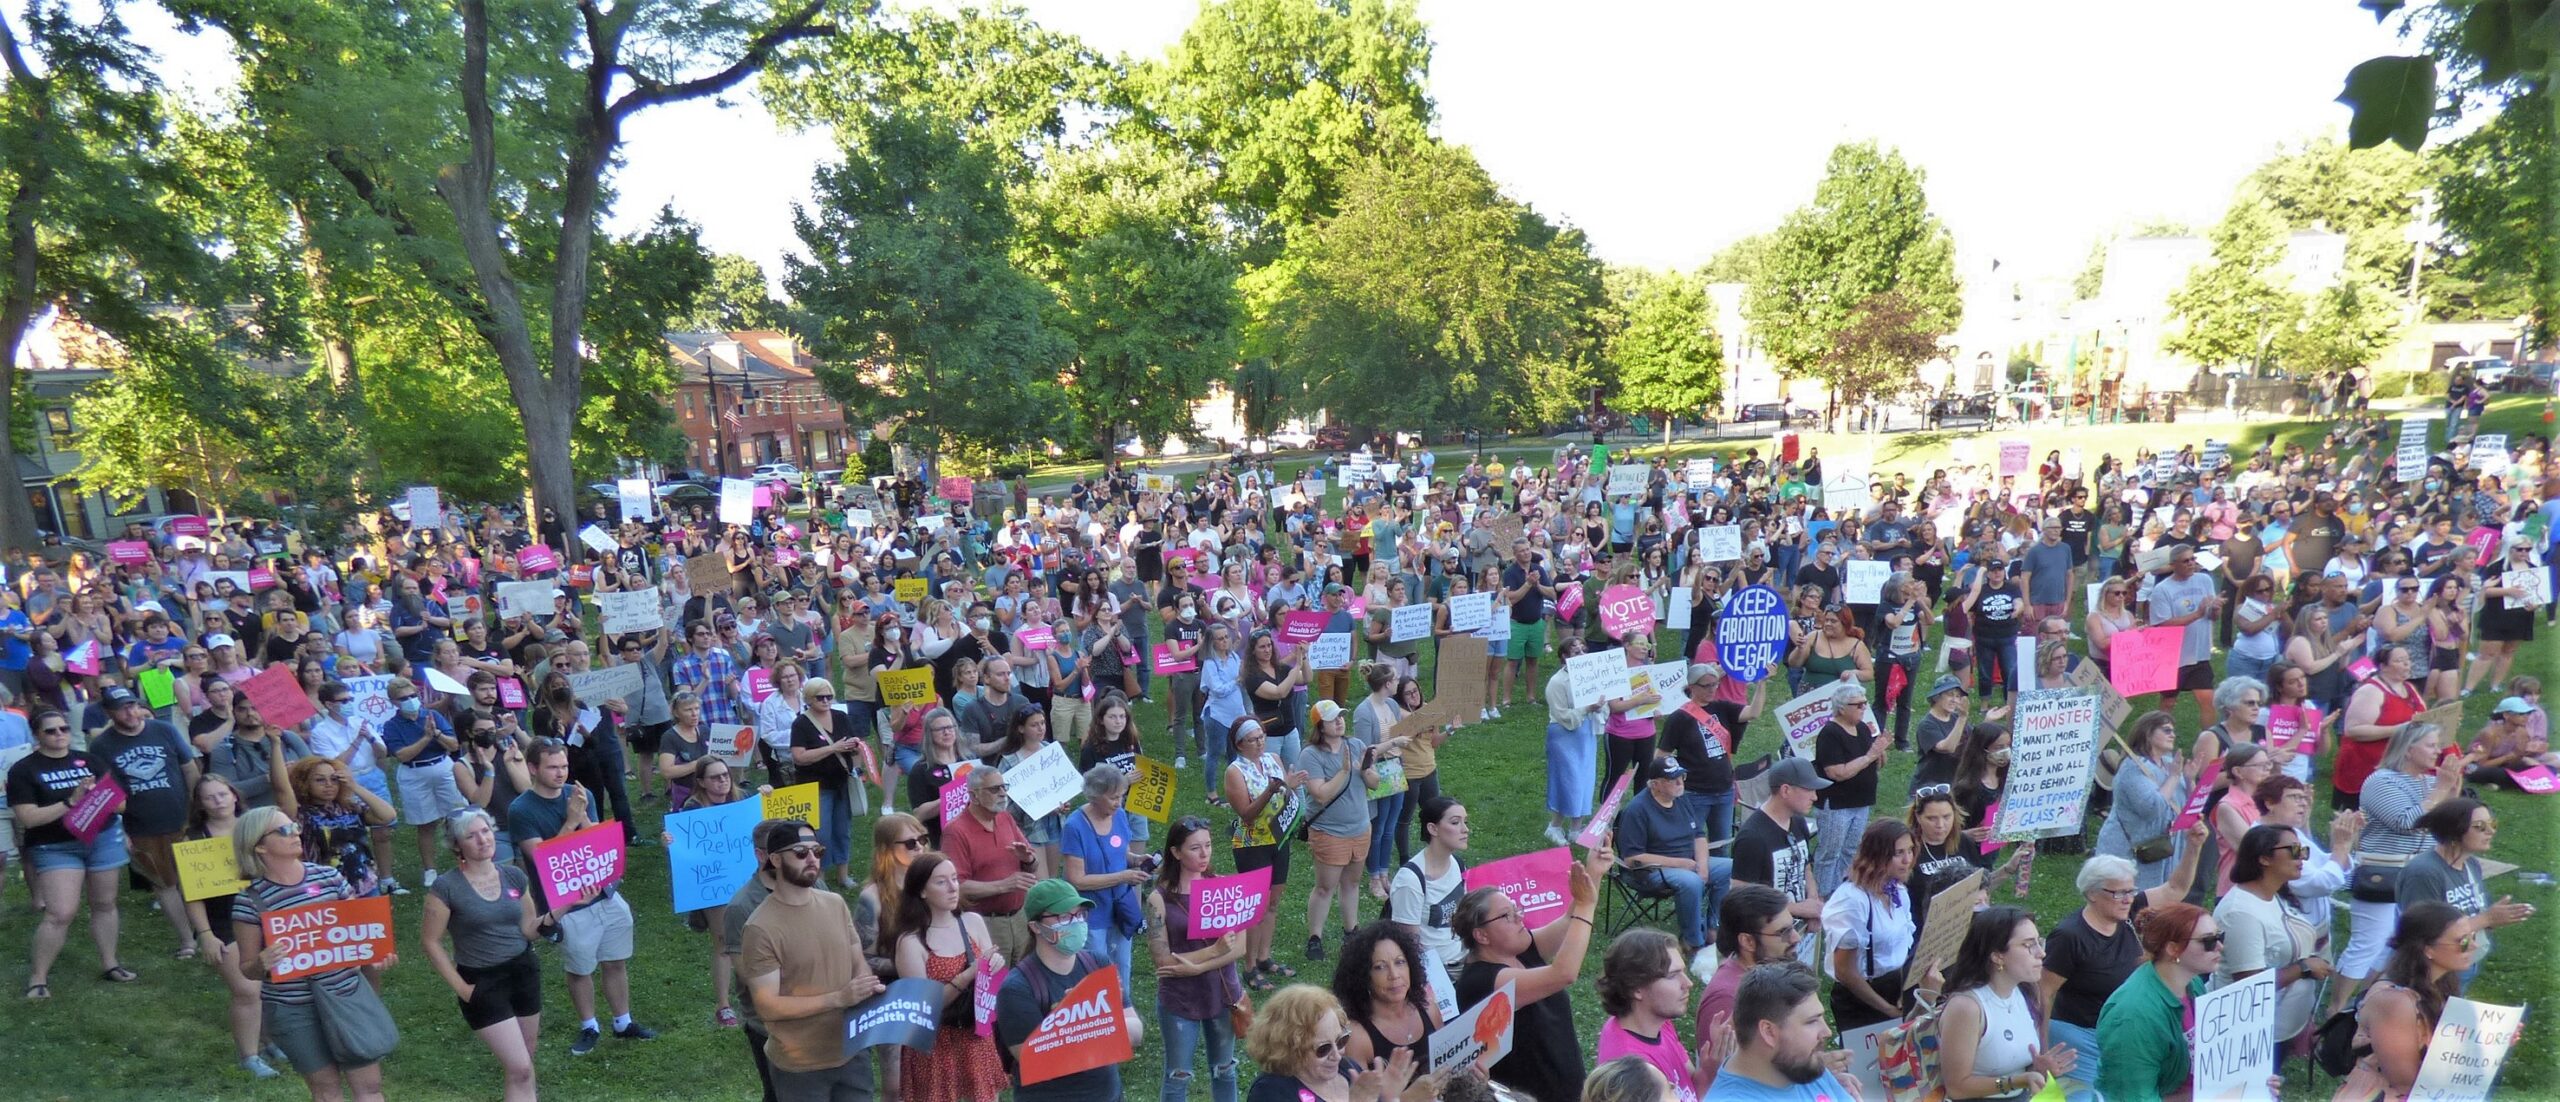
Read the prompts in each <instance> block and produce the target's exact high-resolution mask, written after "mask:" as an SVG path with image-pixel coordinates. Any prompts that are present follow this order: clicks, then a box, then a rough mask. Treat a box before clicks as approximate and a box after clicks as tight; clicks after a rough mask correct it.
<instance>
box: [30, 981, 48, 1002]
mask: <svg viewBox="0 0 2560 1102" xmlns="http://www.w3.org/2000/svg"><path fill="white" fill-rule="evenodd" d="M52 997H53V985H52V984H49V983H31V984H28V985H27V1001H28V1002H31V1003H36V1002H43V1001H45V1000H47V999H50V998H52Z"/></svg>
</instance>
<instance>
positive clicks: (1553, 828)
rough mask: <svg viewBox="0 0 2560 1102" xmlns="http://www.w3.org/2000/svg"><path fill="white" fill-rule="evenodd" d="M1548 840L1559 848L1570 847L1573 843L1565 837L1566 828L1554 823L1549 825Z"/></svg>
mask: <svg viewBox="0 0 2560 1102" xmlns="http://www.w3.org/2000/svg"><path fill="white" fill-rule="evenodd" d="M1547 840H1548V841H1550V842H1553V843H1555V844H1557V845H1559V846H1561V845H1568V844H1570V843H1571V841H1572V840H1571V839H1569V838H1566V837H1565V836H1564V828H1562V827H1559V826H1557V825H1555V824H1554V823H1548V824H1547Z"/></svg>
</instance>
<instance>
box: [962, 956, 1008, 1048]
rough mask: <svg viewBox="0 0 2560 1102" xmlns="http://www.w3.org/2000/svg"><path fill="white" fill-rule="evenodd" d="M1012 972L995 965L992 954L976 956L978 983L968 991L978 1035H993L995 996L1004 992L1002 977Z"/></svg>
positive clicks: (994, 1027)
mask: <svg viewBox="0 0 2560 1102" xmlns="http://www.w3.org/2000/svg"><path fill="white" fill-rule="evenodd" d="M1012 972H1013V970H1012V969H1010V968H999V967H997V966H996V958H995V957H994V955H992V954H990V955H987V956H982V957H979V958H978V985H977V987H976V988H975V989H974V990H972V991H971V992H970V1003H971V1004H972V1005H971V1007H970V1014H971V1017H972V1018H974V1019H975V1020H976V1022H977V1026H978V1036H981V1037H993V1036H995V1033H996V997H997V996H998V995H1001V994H1003V993H1004V979H1005V977H1006V976H1008V975H1011V974H1012Z"/></svg>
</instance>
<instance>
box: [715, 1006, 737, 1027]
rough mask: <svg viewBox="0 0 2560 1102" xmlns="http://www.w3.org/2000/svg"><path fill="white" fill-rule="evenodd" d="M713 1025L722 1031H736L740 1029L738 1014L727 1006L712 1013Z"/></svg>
mask: <svg viewBox="0 0 2560 1102" xmlns="http://www.w3.org/2000/svg"><path fill="white" fill-rule="evenodd" d="M711 1024H713V1025H716V1026H719V1027H720V1028H722V1029H736V1028H738V1012H737V1011H735V1010H731V1009H729V1008H728V1007H725V1006H724V1007H721V1008H720V1009H719V1010H717V1011H715V1012H713V1013H712V1015H711Z"/></svg>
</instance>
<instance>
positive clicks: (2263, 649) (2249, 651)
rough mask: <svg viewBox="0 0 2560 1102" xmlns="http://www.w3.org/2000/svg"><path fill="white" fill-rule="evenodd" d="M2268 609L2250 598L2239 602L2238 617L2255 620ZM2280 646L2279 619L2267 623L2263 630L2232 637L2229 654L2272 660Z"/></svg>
mask: <svg viewBox="0 0 2560 1102" xmlns="http://www.w3.org/2000/svg"><path fill="white" fill-rule="evenodd" d="M2270 607H2271V606H2269V605H2268V604H2267V602H2265V601H2261V600H2259V599H2257V598H2255V597H2251V598H2249V599H2248V600H2245V601H2242V602H2240V615H2241V616H2242V617H2243V618H2245V619H2256V618H2258V617H2260V616H2264V615H2266V614H2267V612H2268V610H2269V608H2270ZM2282 646H2284V620H2283V618H2281V617H2279V618H2277V619H2276V620H2274V621H2272V622H2270V623H2268V624H2267V626H2266V627H2265V628H2264V629H2263V630H2260V631H2257V632H2254V633H2243V634H2240V635H2236V636H2233V637H2232V640H2231V653H2233V654H2236V655H2239V656H2241V657H2244V658H2258V659H2273V658H2274V657H2275V656H2276V651H2277V650H2278V649H2279V648H2281V647H2282Z"/></svg>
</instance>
